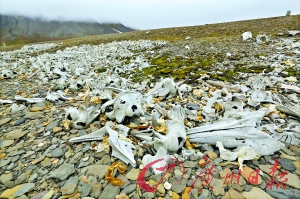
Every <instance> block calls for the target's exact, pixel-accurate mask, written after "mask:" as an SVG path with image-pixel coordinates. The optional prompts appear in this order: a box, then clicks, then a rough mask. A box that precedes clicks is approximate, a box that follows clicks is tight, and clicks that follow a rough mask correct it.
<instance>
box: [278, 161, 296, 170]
mask: <svg viewBox="0 0 300 199" xmlns="http://www.w3.org/2000/svg"><path fill="white" fill-rule="evenodd" d="M278 162H279V164H280V165H281V166H282V168H284V169H286V170H288V171H295V170H296V166H295V165H294V163H293V161H292V160H289V159H286V158H278Z"/></svg>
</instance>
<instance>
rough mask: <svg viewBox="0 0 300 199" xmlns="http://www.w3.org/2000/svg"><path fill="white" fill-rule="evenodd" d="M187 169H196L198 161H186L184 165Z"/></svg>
mask: <svg viewBox="0 0 300 199" xmlns="http://www.w3.org/2000/svg"><path fill="white" fill-rule="evenodd" d="M183 165H184V167H185V168H194V167H195V166H196V165H197V162H196V161H185V162H184V163H183Z"/></svg>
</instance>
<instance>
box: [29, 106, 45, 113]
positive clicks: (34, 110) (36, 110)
mask: <svg viewBox="0 0 300 199" xmlns="http://www.w3.org/2000/svg"><path fill="white" fill-rule="evenodd" d="M42 110H44V108H43V107H38V106H34V107H31V108H30V109H29V111H32V112H38V111H42Z"/></svg>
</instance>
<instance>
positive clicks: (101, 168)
mask: <svg viewBox="0 0 300 199" xmlns="http://www.w3.org/2000/svg"><path fill="white" fill-rule="evenodd" d="M84 168H86V169H87V172H86V175H87V176H89V175H93V176H98V178H99V180H102V179H103V178H104V175H105V173H106V172H107V170H108V165H97V164H95V165H89V166H87V167H84Z"/></svg>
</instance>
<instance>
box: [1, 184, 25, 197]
mask: <svg viewBox="0 0 300 199" xmlns="http://www.w3.org/2000/svg"><path fill="white" fill-rule="evenodd" d="M21 186H22V185H17V186H15V187H13V188H11V189H6V190H5V191H4V192H3V193H2V194H1V195H0V198H12V197H13V196H14V194H15V193H16V191H17V190H18V189H20V187H21Z"/></svg>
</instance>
